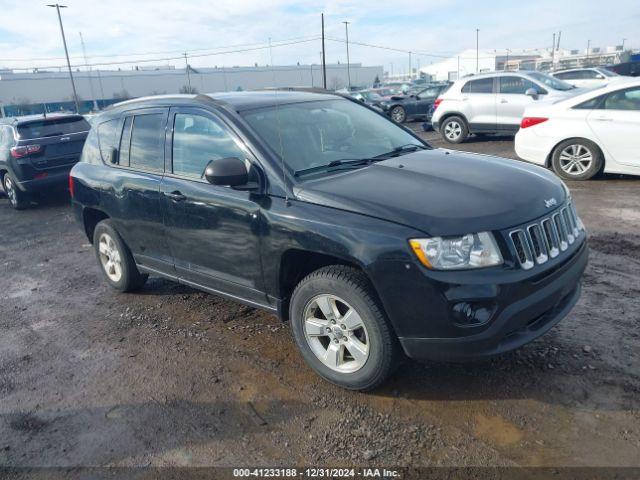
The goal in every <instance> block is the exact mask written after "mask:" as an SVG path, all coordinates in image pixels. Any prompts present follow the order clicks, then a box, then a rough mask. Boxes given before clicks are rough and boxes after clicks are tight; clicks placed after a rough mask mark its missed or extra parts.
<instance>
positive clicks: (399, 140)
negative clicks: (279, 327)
mask: <svg viewBox="0 0 640 480" xmlns="http://www.w3.org/2000/svg"><path fill="white" fill-rule="evenodd" d="M70 186H71V191H72V198H73V205H74V209H75V213H76V216H77V218H78V220H79V221H80V222H81V223H82V225H83V228H84V231H85V232H86V234H87V236H88V238H89V240H90V241H92V242H93V244H94V246H95V253H96V256H97V261H98V263H99V265H100V267H101V269H102V272H103V273H104V276H105V278H106V281H107V282H108V283H109V284H110V285H111V286H113V287H114V288H116V289H118V290H121V291H128V290H133V289H135V288H139V287H141V286H142V285H143V284H144V282H145V280H146V279H147V276H148V275H149V274H152V275H161V276H163V277H166V278H169V279H172V280H175V281H177V282H181V283H184V284H187V285H191V286H193V287H196V288H199V289H202V290H205V291H208V292H211V293H214V294H218V295H223V296H226V297H228V298H231V299H235V300H237V301H239V302H243V303H246V304H248V305H251V306H255V307H259V308H263V309H266V310H268V311H272V312H274V313H277V314H278V315H279V316H280V318H282V319H283V320H287V321H289V322H290V324H291V330H292V332H293V336H294V338H295V341H296V343H297V345H298V347H299V348H300V351H301V353H302V355H303V357H304V359H305V360H306V361H307V362H308V363H309V365H310V366H311V367H313V368H314V369H315V370H316V371H317V372H318V373H319V374H320V375H322V376H323V377H324V378H326V379H327V380H329V381H331V382H334V383H336V384H339V385H342V386H344V387H347V388H352V389H359V390H367V389H370V388H373V387H375V386H376V385H378V384H380V383H381V382H382V381H383V380H384V379H385V378H386V377H387V376H388V375H389V374H390V373H391V372H392V370H393V368H394V366H395V365H396V363H397V361H398V360H399V358H400V357H401V356H402V354H403V353H404V354H406V355H408V356H409V357H413V358H436V359H445V360H465V359H472V358H478V357H485V356H490V355H494V354H498V353H501V352H505V351H507V350H511V349H514V348H517V347H520V346H521V345H523V344H525V343H527V342H530V341H531V340H533V339H535V338H537V337H539V336H540V335H542V334H543V333H545V332H546V331H547V330H549V329H550V328H551V327H553V326H554V325H555V324H556V323H558V322H559V321H560V320H561V319H562V318H563V317H564V316H566V315H567V314H568V312H569V311H570V310H571V308H572V307H573V305H574V304H575V303H576V301H577V300H578V297H579V295H580V278H581V276H582V273H583V270H584V268H585V266H586V263H587V255H588V254H587V244H586V241H585V239H586V235H585V231H584V227H583V225H582V223H581V221H580V220H579V218H578V216H577V215H576V211H575V209H574V206H573V203H572V201H571V197H570V195H569V192H568V190H567V189H566V187H565V186H564V184H563V183H562V182H561V181H560V180H558V178H557V177H555V176H554V175H553V174H552V173H550V172H548V171H547V170H545V169H543V168H540V167H536V166H531V165H527V164H524V163H520V162H515V161H511V160H505V159H500V158H495V157H489V156H485V155H474V154H469V153H453V152H450V151H446V150H438V149H433V148H431V147H430V146H429V145H427V144H425V143H424V142H423V141H422V140H420V139H419V138H418V137H416V136H414V135H413V134H412V133H411V132H410V131H408V130H406V129H404V128H403V127H401V126H398V125H397V124H395V123H394V122H393V121H391V120H389V119H388V118H387V117H385V116H384V115H382V114H379V113H376V112H375V111H373V110H372V109H370V108H369V107H367V106H366V105H362V104H361V103H360V102H358V101H357V100H353V99H348V98H345V97H342V96H337V95H329V94H319V93H311V92H305V93H302V92H295V91H289V92H277V91H271V92H236V93H224V94H219V95H211V96H207V95H198V96H194V95H183V96H164V97H152V98H147V99H139V100H133V101H128V102H124V103H121V104H119V105H117V106H115V107H112V108H110V109H108V110H107V111H105V112H104V113H103V114H101V115H100V117H99V118H97V119H96V120H95V122H94V123H93V128H92V129H91V133H90V134H89V137H88V138H87V142H86V144H85V147H84V150H83V154H82V161H81V162H80V163H78V164H77V165H76V166H75V167H74V168H73V170H72V171H71V177H70Z"/></svg>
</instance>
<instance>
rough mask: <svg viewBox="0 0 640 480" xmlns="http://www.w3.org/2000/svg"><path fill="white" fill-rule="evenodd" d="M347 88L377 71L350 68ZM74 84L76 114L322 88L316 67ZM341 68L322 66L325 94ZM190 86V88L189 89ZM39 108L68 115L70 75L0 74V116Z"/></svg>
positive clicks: (116, 74)
mask: <svg viewBox="0 0 640 480" xmlns="http://www.w3.org/2000/svg"><path fill="white" fill-rule="evenodd" d="M349 74H350V76H351V84H352V85H354V86H370V85H372V84H373V83H374V81H375V80H376V78H378V79H380V78H382V76H383V68H382V67H381V66H363V65H362V64H360V63H354V64H351V65H350V67H349ZM73 77H74V80H75V84H76V89H77V91H78V97H79V99H80V101H81V107H82V108H81V110H82V111H89V110H92V109H96V108H95V107H103V106H104V105H107V104H110V103H114V102H116V101H119V100H123V99H127V98H133V97H141V96H145V95H156V94H166V93H179V92H183V93H184V92H189V91H194V92H201V93H211V92H220V91H224V92H227V91H236V90H254V89H260V88H268V87H283V86H288V87H321V86H322V67H321V65H317V64H316V65H289V66H274V67H270V66H262V67H259V66H254V67H229V68H227V67H220V68H198V69H195V68H189V69H188V71H187V69H184V68H182V69H176V68H175V67H172V66H164V67H153V68H148V67H147V68H145V69H134V70H112V71H106V70H94V71H76V72H74V75H73ZM347 82H348V73H347V66H346V65H345V64H331V65H327V88H330V89H338V88H343V87H346V86H347ZM189 86H190V87H189ZM43 104H45V105H46V108H47V111H57V110H61V109H73V95H72V90H71V84H70V81H69V74H68V73H67V72H65V71H64V70H62V71H60V72H57V71H56V72H51V71H39V72H33V73H15V72H13V71H11V70H4V71H3V70H0V115H2V116H12V115H17V114H25V113H39V112H40V111H42V109H43V108H44V107H43Z"/></svg>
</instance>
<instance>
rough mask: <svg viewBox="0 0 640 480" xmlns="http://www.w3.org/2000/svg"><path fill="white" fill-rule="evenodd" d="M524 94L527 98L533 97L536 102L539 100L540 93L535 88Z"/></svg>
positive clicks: (528, 89)
mask: <svg viewBox="0 0 640 480" xmlns="http://www.w3.org/2000/svg"><path fill="white" fill-rule="evenodd" d="M524 94H525V95H526V96H527V97H531V98H533V99H534V100H537V99H538V91H537V90H536V89H535V88H527V90H526V92H524Z"/></svg>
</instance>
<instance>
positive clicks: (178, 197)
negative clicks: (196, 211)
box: [165, 190, 187, 202]
mask: <svg viewBox="0 0 640 480" xmlns="http://www.w3.org/2000/svg"><path fill="white" fill-rule="evenodd" d="M165 195H166V196H167V197H169V198H170V199H171V200H173V201H175V202H182V201H184V200H186V199H187V197H186V196H184V195H183V194H182V193H181V192H179V191H178V190H176V191H174V192H171V193H166V192H165Z"/></svg>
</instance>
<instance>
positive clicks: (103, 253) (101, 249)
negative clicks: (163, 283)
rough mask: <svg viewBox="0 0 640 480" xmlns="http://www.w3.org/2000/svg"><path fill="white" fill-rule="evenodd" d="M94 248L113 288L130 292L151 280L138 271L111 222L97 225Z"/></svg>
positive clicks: (94, 234)
mask: <svg viewBox="0 0 640 480" xmlns="http://www.w3.org/2000/svg"><path fill="white" fill-rule="evenodd" d="M93 246H94V249H95V252H96V258H97V259H98V265H99V266H100V270H101V271H102V274H103V275H104V277H105V279H106V280H107V283H108V284H109V285H110V286H111V287H112V288H114V289H116V290H118V291H120V292H130V291H133V290H137V289H139V288H140V287H142V286H143V285H144V284H145V282H146V281H147V278H149V275H146V274H141V273H140V271H139V270H138V267H137V266H136V262H135V261H134V260H133V256H132V255H131V251H130V250H129V248H128V247H127V246H126V245H125V243H124V242H123V241H122V238H121V237H120V235H118V232H116V230H115V229H114V228H113V226H112V224H111V220H102V221H101V222H99V223H98V224H97V225H96V228H95V230H94V232H93Z"/></svg>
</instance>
